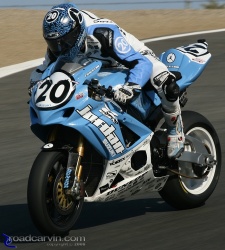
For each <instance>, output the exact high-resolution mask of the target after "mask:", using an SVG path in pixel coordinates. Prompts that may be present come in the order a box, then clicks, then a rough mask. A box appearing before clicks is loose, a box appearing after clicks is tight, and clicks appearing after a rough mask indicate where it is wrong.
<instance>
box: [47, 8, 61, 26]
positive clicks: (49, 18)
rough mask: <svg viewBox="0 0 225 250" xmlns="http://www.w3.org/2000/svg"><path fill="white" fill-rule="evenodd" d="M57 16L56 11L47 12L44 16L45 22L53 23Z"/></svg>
mask: <svg viewBox="0 0 225 250" xmlns="http://www.w3.org/2000/svg"><path fill="white" fill-rule="evenodd" d="M58 16H59V12H58V11H57V10H51V11H49V12H48V13H47V14H46V16H45V21H46V22H47V23H52V22H54V21H55V20H56V19H57V18H58Z"/></svg>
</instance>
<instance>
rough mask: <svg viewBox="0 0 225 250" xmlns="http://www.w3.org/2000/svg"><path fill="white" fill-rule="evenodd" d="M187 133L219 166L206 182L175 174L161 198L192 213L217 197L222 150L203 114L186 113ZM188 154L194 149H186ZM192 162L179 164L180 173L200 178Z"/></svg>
mask: <svg viewBox="0 0 225 250" xmlns="http://www.w3.org/2000/svg"><path fill="white" fill-rule="evenodd" d="M182 118H183V123H184V133H185V134H188V135H190V136H192V137H194V138H196V139H198V140H200V141H202V143H203V144H204V145H205V148H206V149H207V151H208V153H210V154H211V155H213V156H214V159H215V160H216V161H217V163H216V164H215V165H214V166H213V168H211V169H210V170H209V169H205V171H208V170H209V173H208V174H207V175H206V176H205V177H203V178H202V179H189V178H185V177H182V176H180V175H176V174H171V175H170V177H169V179H168V181H167V183H166V184H165V186H164V187H163V189H162V190H161V191H159V194H160V196H161V197H162V198H163V199H164V200H165V201H166V202H167V203H168V204H170V205H171V206H173V207H174V208H176V209H190V208H195V207H199V206H202V205H203V204H204V203H205V201H206V200H207V199H208V198H209V197H210V196H211V194H212V193H213V191H214V189H215V187H216V185H217V182H218V179H219V176H220V170H221V147H220V142H219V138H218V135H217V133H216V131H215V129H214V128H213V126H212V124H211V123H210V122H209V121H208V120H207V119H206V118H205V117H204V116H202V115H201V114H199V113H196V112H193V111H184V112H182ZM185 150H186V151H190V150H191V149H190V147H188V146H185ZM192 166H193V165H192V164H191V163H188V162H178V166H177V170H178V171H179V172H180V173H182V174H185V175H188V176H192V177H196V176H197V175H196V172H195V170H193V168H192Z"/></svg>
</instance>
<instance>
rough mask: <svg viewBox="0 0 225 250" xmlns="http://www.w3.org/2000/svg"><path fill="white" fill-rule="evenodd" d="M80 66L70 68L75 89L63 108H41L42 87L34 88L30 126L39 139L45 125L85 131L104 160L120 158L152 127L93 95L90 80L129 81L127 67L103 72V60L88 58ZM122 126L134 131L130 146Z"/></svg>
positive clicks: (51, 68)
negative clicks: (132, 141)
mask: <svg viewBox="0 0 225 250" xmlns="http://www.w3.org/2000/svg"><path fill="white" fill-rule="evenodd" d="M84 63H85V62H84ZM68 66H72V65H64V70H65V67H68ZM78 67H79V69H78V70H76V68H73V67H71V71H70V73H72V76H73V78H74V80H75V82H76V90H75V92H74V93H73V95H72V97H71V98H70V99H69V100H66V101H65V103H64V105H62V106H60V107H57V108H54V105H52V107H51V103H50V104H48V105H46V106H42V108H38V107H37V105H36V104H35V100H36V99H37V96H35V95H36V91H37V89H38V88H40V86H38V85H37V86H36V87H35V89H34V91H33V93H32V96H31V101H30V117H31V129H32V131H33V132H34V133H35V134H36V135H37V136H38V137H39V138H44V136H42V135H41V133H42V131H43V133H44V131H45V129H44V128H46V127H49V126H52V125H55V124H58V125H61V126H65V127H68V128H71V129H73V130H76V131H78V132H79V133H80V134H82V135H83V136H84V137H85V138H86V139H87V140H88V141H89V143H90V144H91V145H93V146H94V148H96V150H97V151H98V152H99V153H100V154H101V155H102V156H103V157H104V158H105V159H114V158H118V157H120V156H122V155H124V154H126V153H127V152H128V151H130V150H131V149H132V148H134V147H136V146H137V145H138V144H139V143H140V142H141V141H143V140H145V139H146V138H147V137H148V136H149V134H151V130H150V129H148V128H147V127H146V126H144V125H143V124H142V123H141V122H139V121H137V120H136V119H134V118H133V117H132V116H130V115H128V114H127V113H125V112H123V111H122V110H120V109H119V108H118V107H117V106H115V105H114V104H111V103H109V102H104V101H102V100H99V101H96V100H93V99H92V98H90V97H89V96H88V84H87V82H89V81H90V80H91V79H93V78H97V79H98V80H99V82H100V83H101V85H105V86H106V87H107V86H116V83H118V82H119V83H124V82H125V81H126V77H127V74H126V70H125V69H124V68H123V69H122V68H121V70H117V72H114V70H112V71H110V70H106V69H105V70H104V72H103V71H100V69H101V62H99V61H94V60H92V61H90V60H88V61H87V62H86V63H85V64H84V65H81V64H79V65H78ZM53 69H54V65H51V66H50V67H49V68H48V69H47V70H46V72H45V75H44V76H45V77H47V76H48V75H50V74H52V73H54V71H55V70H53ZM57 70H60V69H57ZM44 76H43V78H44ZM52 89H53V88H50V89H49V90H48V91H46V90H44V91H43V93H44V94H43V93H42V96H43V97H46V96H47V95H49V96H50V95H51V92H52ZM55 95H57V94H56V93H55ZM58 95H60V94H59V93H58ZM46 99H47V98H46ZM121 126H124V127H126V128H128V129H130V130H131V131H135V134H136V141H135V142H134V143H133V144H132V146H129V148H128V146H127V145H126V141H125V140H124V136H123V134H122V131H121Z"/></svg>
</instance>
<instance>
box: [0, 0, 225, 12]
mask: <svg viewBox="0 0 225 250" xmlns="http://www.w3.org/2000/svg"><path fill="white" fill-rule="evenodd" d="M63 2H64V3H65V2H74V3H75V4H77V5H78V6H79V8H82V9H99V10H138V9H220V8H225V1H224V0H223V1H220V0H158V1H157V0H140V1H139V2H138V1H136V0H87V1H85V2H84V1H83V0H77V1H70V0H48V1H46V0H32V2H31V1H30V0H20V1H19V3H18V0H8V1H4V0H0V8H23V9H24V8H25V9H36V10H37V9H39V10H40V9H49V8H50V7H51V6H53V5H55V4H60V3H63Z"/></svg>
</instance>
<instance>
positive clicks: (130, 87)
mask: <svg viewBox="0 0 225 250" xmlns="http://www.w3.org/2000/svg"><path fill="white" fill-rule="evenodd" d="M136 90H141V86H140V85H139V84H135V83H129V82H128V83H125V84H124V85H123V86H121V87H120V88H118V89H117V90H116V91H115V92H114V100H115V101H117V102H120V103H122V104H126V103H127V102H128V101H130V100H131V99H132V98H133V97H134V94H135V91H136Z"/></svg>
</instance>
